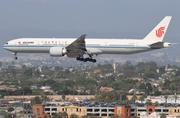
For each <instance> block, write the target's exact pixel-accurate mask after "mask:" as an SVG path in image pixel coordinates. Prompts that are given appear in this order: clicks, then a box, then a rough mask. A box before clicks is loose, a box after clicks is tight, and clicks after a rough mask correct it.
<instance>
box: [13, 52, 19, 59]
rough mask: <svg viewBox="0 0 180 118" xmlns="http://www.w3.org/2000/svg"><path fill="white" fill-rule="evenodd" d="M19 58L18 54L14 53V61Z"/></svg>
mask: <svg viewBox="0 0 180 118" xmlns="http://www.w3.org/2000/svg"><path fill="white" fill-rule="evenodd" d="M17 59H18V57H17V52H15V53H14V60H17Z"/></svg>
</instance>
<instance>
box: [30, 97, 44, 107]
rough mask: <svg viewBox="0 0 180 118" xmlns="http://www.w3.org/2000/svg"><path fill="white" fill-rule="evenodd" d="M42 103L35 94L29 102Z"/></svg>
mask: <svg viewBox="0 0 180 118" xmlns="http://www.w3.org/2000/svg"><path fill="white" fill-rule="evenodd" d="M41 103H42V99H41V98H40V97H39V96H36V97H34V98H32V99H31V104H32V105H34V104H41Z"/></svg>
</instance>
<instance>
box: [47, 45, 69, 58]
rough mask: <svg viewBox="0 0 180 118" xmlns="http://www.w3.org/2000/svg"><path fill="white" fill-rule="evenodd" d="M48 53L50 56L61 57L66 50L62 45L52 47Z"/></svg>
mask: <svg viewBox="0 0 180 118" xmlns="http://www.w3.org/2000/svg"><path fill="white" fill-rule="evenodd" d="M49 54H50V55H51V56H52V57H62V56H64V55H65V54H67V50H66V49H65V48H63V47H52V48H50V50H49Z"/></svg>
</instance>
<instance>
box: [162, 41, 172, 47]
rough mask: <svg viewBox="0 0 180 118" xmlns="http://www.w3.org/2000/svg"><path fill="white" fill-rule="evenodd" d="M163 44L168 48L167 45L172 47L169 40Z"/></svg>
mask: <svg viewBox="0 0 180 118" xmlns="http://www.w3.org/2000/svg"><path fill="white" fill-rule="evenodd" d="M163 46H164V47H165V48H166V47H170V46H171V43H169V42H164V44H163Z"/></svg>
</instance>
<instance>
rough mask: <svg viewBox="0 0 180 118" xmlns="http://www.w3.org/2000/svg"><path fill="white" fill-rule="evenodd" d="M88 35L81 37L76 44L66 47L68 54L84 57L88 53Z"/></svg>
mask: <svg viewBox="0 0 180 118" xmlns="http://www.w3.org/2000/svg"><path fill="white" fill-rule="evenodd" d="M85 38H86V34H83V35H81V36H80V37H79V38H78V39H76V40H75V41H74V42H72V43H71V44H69V45H68V46H66V50H67V51H68V53H73V54H78V55H83V54H84V53H85V52H86V42H85Z"/></svg>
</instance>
